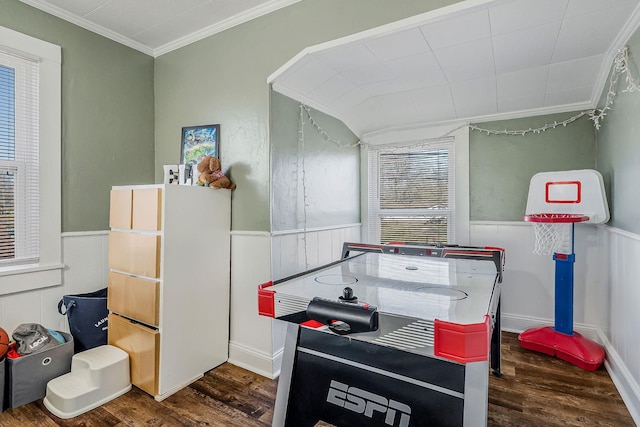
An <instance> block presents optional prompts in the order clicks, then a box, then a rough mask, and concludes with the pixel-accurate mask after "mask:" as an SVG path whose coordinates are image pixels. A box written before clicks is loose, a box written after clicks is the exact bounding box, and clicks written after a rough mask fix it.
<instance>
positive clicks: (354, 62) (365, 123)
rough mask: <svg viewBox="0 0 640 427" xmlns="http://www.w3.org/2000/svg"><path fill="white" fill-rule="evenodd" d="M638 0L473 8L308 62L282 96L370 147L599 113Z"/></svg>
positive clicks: (419, 21) (351, 42)
mask: <svg viewBox="0 0 640 427" xmlns="http://www.w3.org/2000/svg"><path fill="white" fill-rule="evenodd" d="M638 3H639V1H638V0H607V1H603V0H495V1H494V0H468V1H464V2H461V3H457V4H454V5H452V6H450V7H446V8H442V9H438V10H435V11H432V12H428V13H425V14H422V15H418V16H414V17H412V18H409V19H406V20H403V21H399V22H395V23H392V24H389V25H386V26H383V27H379V28H376V29H373V30H369V31H365V32H363V33H359V34H355V35H352V36H349V37H345V38H343V39H339V40H334V41H331V42H328V43H323V44H321V45H317V46H313V47H309V48H307V49H305V50H303V51H302V52H301V53H300V54H298V55H297V56H296V57H295V58H293V59H292V60H291V61H290V62H288V63H287V64H285V65H284V66H283V67H282V68H281V69H279V70H278V71H276V72H275V73H274V74H273V75H271V76H270V77H269V82H271V83H273V88H274V90H276V91H278V92H280V93H282V94H284V95H287V96H289V97H291V98H294V99H296V100H298V101H301V102H304V103H306V104H307V105H309V106H311V107H314V108H316V109H318V110H320V111H323V112H325V113H327V114H329V115H332V116H334V117H337V118H339V119H341V120H342V121H343V122H344V123H345V124H346V125H347V126H349V128H350V129H351V130H352V131H353V132H354V133H356V135H358V136H359V137H361V138H363V137H364V138H365V139H367V137H370V138H371V137H374V136H375V135H379V134H380V133H384V132H388V131H389V130H391V129H407V128H410V127H416V126H424V125H433V124H445V123H456V122H470V121H473V122H481V121H487V120H496V119H500V118H513V117H523V116H532V115H540V114H547V113H557V112H565V111H577V110H583V109H591V108H594V107H595V106H596V104H597V102H598V99H599V98H600V94H601V91H602V89H603V87H604V85H605V83H606V82H607V75H608V72H609V70H610V68H611V64H612V60H613V58H614V56H615V54H616V53H617V50H618V49H619V48H620V47H622V46H623V45H624V43H625V42H626V41H627V39H628V37H629V36H630V35H631V34H632V32H633V30H634V29H635V28H636V27H637V25H638V21H639V20H638V15H639V13H640V12H639V7H638Z"/></svg>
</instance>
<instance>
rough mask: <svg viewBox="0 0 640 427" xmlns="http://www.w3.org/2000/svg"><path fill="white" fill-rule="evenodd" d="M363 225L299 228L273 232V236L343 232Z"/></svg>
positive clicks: (357, 223)
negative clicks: (330, 231) (342, 230)
mask: <svg viewBox="0 0 640 427" xmlns="http://www.w3.org/2000/svg"><path fill="white" fill-rule="evenodd" d="M361 226H362V224H361V223H359V222H356V223H353V224H340V225H331V226H327V227H315V228H307V229H303V228H297V229H292V230H281V231H272V232H271V235H272V236H274V237H275V236H287V235H290V234H300V233H314V232H318V231H329V230H341V229H343V228H354V227H361Z"/></svg>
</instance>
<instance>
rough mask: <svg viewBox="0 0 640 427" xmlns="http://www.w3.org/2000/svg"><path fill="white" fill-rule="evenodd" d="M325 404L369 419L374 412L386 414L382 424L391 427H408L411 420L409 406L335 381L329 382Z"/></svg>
mask: <svg viewBox="0 0 640 427" xmlns="http://www.w3.org/2000/svg"><path fill="white" fill-rule="evenodd" d="M327 402H328V403H331V404H334V405H336V406H339V407H341V408H344V409H347V410H349V411H352V412H355V413H357V414H363V415H364V416H365V417H369V418H373V413H374V412H380V413H381V414H386V415H385V418H384V423H385V424H387V425H390V426H393V427H395V426H397V427H408V426H409V420H411V407H409V405H405V404H404V403H400V402H397V401H395V400H392V399H387V398H386V397H382V396H379V395H377V394H373V393H371V392H368V391H366V390H361V389H359V388H357V387H349V386H348V385H347V384H342V383H341V382H338V381H336V380H331V384H330V385H329V392H328V393H327ZM396 420H397V421H398V422H397V423H396Z"/></svg>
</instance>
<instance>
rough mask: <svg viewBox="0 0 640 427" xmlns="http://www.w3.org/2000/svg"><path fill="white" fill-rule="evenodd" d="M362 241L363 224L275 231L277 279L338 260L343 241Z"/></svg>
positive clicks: (274, 253)
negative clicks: (361, 226)
mask: <svg viewBox="0 0 640 427" xmlns="http://www.w3.org/2000/svg"><path fill="white" fill-rule="evenodd" d="M359 241H360V224H346V225H341V226H335V227H327V228H317V229H309V230H306V231H305V230H289V231H280V232H274V233H273V241H272V245H271V247H272V253H273V256H272V267H273V273H272V274H273V278H274V280H277V279H281V278H283V277H287V276H290V275H292V274H296V273H299V272H301V271H306V270H308V269H310V268H314V267H318V266H320V265H324V264H328V263H330V262H332V261H337V260H339V259H340V257H341V256H342V244H343V243H344V242H359Z"/></svg>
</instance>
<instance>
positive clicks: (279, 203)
mask: <svg viewBox="0 0 640 427" xmlns="http://www.w3.org/2000/svg"><path fill="white" fill-rule="evenodd" d="M270 111H271V131H270V139H271V176H272V179H273V182H272V184H271V195H272V198H273V203H272V207H271V220H272V230H273V231H285V230H295V229H310V228H319V227H329V226H332V225H344V224H354V223H359V222H360V148H359V146H358V145H356V143H357V142H358V137H357V136H356V135H354V134H353V133H352V132H351V131H350V130H349V128H347V127H346V126H345V125H344V124H343V123H342V122H341V121H339V120H336V119H335V118H333V117H331V116H327V115H326V114H323V113H320V112H318V111H315V110H313V109H309V112H310V114H311V118H312V119H313V120H314V121H315V123H316V124H317V125H318V126H319V127H320V128H321V129H322V130H323V131H325V132H326V133H327V134H328V135H331V138H332V139H333V140H335V141H340V143H341V145H339V144H337V143H335V142H330V141H327V140H326V139H325V138H324V137H323V136H322V135H321V134H320V133H319V132H318V130H317V129H316V128H315V127H314V125H313V124H312V123H311V122H310V119H309V116H308V112H307V111H306V110H304V109H303V111H302V121H303V126H302V127H301V126H300V112H301V111H300V103H299V102H297V101H294V100H293V99H291V98H288V97H286V96H284V95H281V94H279V93H277V92H272V93H271V108H270Z"/></svg>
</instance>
